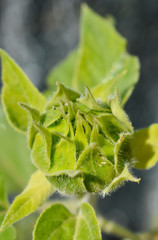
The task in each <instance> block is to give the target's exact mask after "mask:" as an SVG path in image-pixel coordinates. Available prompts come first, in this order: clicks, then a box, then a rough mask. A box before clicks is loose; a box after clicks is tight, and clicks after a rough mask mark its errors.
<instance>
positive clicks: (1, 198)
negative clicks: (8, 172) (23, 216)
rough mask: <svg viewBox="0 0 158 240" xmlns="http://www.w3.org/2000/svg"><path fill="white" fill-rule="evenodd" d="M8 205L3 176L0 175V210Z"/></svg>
mask: <svg viewBox="0 0 158 240" xmlns="http://www.w3.org/2000/svg"><path fill="white" fill-rule="evenodd" d="M7 207H8V200H7V195H6V189H5V183H4V177H3V176H2V175H0V212H1V211H4V210H6V209H7Z"/></svg>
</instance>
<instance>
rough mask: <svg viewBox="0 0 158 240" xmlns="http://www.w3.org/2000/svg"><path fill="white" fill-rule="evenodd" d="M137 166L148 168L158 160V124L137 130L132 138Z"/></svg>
mask: <svg viewBox="0 0 158 240" xmlns="http://www.w3.org/2000/svg"><path fill="white" fill-rule="evenodd" d="M132 148H133V152H134V156H135V160H136V163H135V168H138V169H148V168H151V167H153V166H154V165H155V164H156V163H157V161H158V124H152V125H150V126H149V127H148V128H144V129H140V130H138V131H136V132H135V133H134V135H133V138H132Z"/></svg>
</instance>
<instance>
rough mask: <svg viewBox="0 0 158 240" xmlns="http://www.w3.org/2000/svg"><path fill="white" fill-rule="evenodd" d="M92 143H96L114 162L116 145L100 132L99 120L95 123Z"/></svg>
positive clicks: (102, 152)
mask: <svg viewBox="0 0 158 240" xmlns="http://www.w3.org/2000/svg"><path fill="white" fill-rule="evenodd" d="M91 143H96V144H97V147H98V148H99V150H100V152H101V154H103V155H104V156H105V157H106V158H107V159H109V160H110V161H111V162H112V163H114V145H113V144H112V143H111V142H110V141H108V140H107V139H106V138H105V137H104V136H103V135H102V134H100V133H99V131H98V124H97V122H94V125H93V130H92V134H91Z"/></svg>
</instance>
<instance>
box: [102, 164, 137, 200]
mask: <svg viewBox="0 0 158 240" xmlns="http://www.w3.org/2000/svg"><path fill="white" fill-rule="evenodd" d="M140 180H141V179H140V178H139V179H138V178H135V177H133V176H132V174H131V173H130V172H129V168H128V165H126V166H125V167H124V169H123V171H122V172H121V174H120V175H118V177H116V178H114V179H113V181H112V182H111V183H110V184H109V186H107V187H106V188H105V189H104V190H103V191H102V194H103V196H105V195H107V194H109V193H111V192H113V191H115V190H116V189H117V188H119V187H121V186H122V185H123V184H124V183H125V182H126V181H130V182H137V183H139V182H140Z"/></svg>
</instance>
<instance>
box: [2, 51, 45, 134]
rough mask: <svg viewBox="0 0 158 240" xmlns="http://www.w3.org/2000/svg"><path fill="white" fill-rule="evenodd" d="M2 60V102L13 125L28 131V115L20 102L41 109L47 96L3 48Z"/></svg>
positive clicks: (20, 129) (22, 130)
mask: <svg viewBox="0 0 158 240" xmlns="http://www.w3.org/2000/svg"><path fill="white" fill-rule="evenodd" d="M0 56H1V61H2V82H3V88H2V103H3V107H4V109H5V112H6V115H7V117H8V120H9V122H10V124H11V125H13V127H15V128H16V129H17V130H19V131H21V132H26V129H27V124H28V121H27V116H26V113H25V112H24V110H23V109H22V108H20V106H19V104H18V103H19V102H22V103H27V104H30V105H31V106H32V107H35V108H36V109H38V110H39V111H42V110H43V108H44V105H45V98H44V97H43V95H41V93H39V92H38V90H37V89H36V88H35V87H34V86H33V84H32V83H31V82H30V80H29V79H28V78H27V76H26V75H25V74H24V73H23V71H22V70H21V69H20V68H19V66H18V65H17V64H16V63H15V62H14V60H13V59H12V58H11V57H9V56H8V55H7V54H6V53H5V52H4V51H3V50H0Z"/></svg>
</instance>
